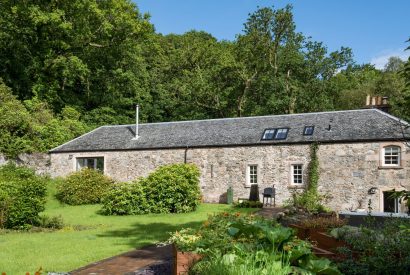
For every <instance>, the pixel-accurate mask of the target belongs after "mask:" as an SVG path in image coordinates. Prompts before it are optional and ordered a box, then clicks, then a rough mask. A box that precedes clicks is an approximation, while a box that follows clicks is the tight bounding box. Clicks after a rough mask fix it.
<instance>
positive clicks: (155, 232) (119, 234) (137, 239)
mask: <svg viewBox="0 0 410 275" xmlns="http://www.w3.org/2000/svg"><path fill="white" fill-rule="evenodd" d="M202 223H203V222H200V221H198V222H189V223H183V224H169V223H161V222H156V223H148V224H139V223H137V224H135V225H132V226H131V227H129V228H124V229H119V230H112V231H107V232H104V233H102V234H98V235H97V236H98V237H103V238H107V237H108V238H119V239H120V241H124V243H127V244H129V245H131V246H133V247H136V248H139V247H142V246H145V245H148V244H154V243H157V242H160V241H165V240H167V239H168V237H169V236H170V234H169V233H170V232H175V231H177V230H180V229H182V228H187V227H193V228H198V227H199V226H200V225H201V224H202Z"/></svg>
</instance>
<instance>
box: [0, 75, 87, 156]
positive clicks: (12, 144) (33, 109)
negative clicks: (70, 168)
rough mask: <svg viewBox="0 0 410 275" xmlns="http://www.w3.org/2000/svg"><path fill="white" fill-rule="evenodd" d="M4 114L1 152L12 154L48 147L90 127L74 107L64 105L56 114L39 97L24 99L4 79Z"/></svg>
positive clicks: (0, 87)
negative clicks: (17, 96) (14, 93)
mask: <svg viewBox="0 0 410 275" xmlns="http://www.w3.org/2000/svg"><path fill="white" fill-rule="evenodd" d="M0 118H1V119H0V152H2V153H4V154H6V155H7V156H9V157H15V156H16V155H18V154H19V153H22V152H38V151H41V152H44V151H47V150H48V149H50V148H53V147H56V146H58V145H60V144H62V143H64V142H65V141H67V140H70V139H73V138H74V137H76V136H78V135H80V134H82V133H84V132H85V131H87V130H88V129H89V128H88V127H87V126H86V124H85V123H83V122H81V121H79V118H80V113H79V112H78V111H76V110H75V109H73V108H72V107H69V106H67V107H64V108H63V109H62V111H61V113H60V114H59V115H58V116H56V115H55V114H54V113H53V112H52V111H51V110H50V109H49V108H48V105H47V104H46V103H45V102H41V101H39V100H37V99H35V98H34V99H32V100H26V101H24V102H23V103H22V102H21V101H19V100H18V99H17V98H16V96H14V95H13V94H12V92H11V90H10V89H9V88H8V87H7V86H5V85H4V83H3V82H2V81H1V79H0Z"/></svg>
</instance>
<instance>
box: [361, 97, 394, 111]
mask: <svg viewBox="0 0 410 275" xmlns="http://www.w3.org/2000/svg"><path fill="white" fill-rule="evenodd" d="M388 99H389V98H388V97H387V96H370V95H367V96H366V106H365V107H364V109H379V110H381V111H383V112H386V113H388V112H389V110H390V105H389V102H388Z"/></svg>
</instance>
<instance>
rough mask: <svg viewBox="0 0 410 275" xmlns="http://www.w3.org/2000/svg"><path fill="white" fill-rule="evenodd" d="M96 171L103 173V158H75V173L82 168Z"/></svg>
mask: <svg viewBox="0 0 410 275" xmlns="http://www.w3.org/2000/svg"><path fill="white" fill-rule="evenodd" d="M85 167H87V168H90V169H98V170H100V171H101V172H104V158H103V157H96V158H77V171H78V170H81V169H83V168H85Z"/></svg>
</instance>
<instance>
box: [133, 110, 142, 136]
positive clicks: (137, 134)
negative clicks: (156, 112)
mask: <svg viewBox="0 0 410 275" xmlns="http://www.w3.org/2000/svg"><path fill="white" fill-rule="evenodd" d="M139 110H140V106H139V105H138V104H137V106H135V112H136V116H135V137H134V138H133V139H132V140H137V139H138V138H139V137H140V136H139V131H138V130H139V129H138V128H139V127H138V126H139V125H138V124H139Z"/></svg>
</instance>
